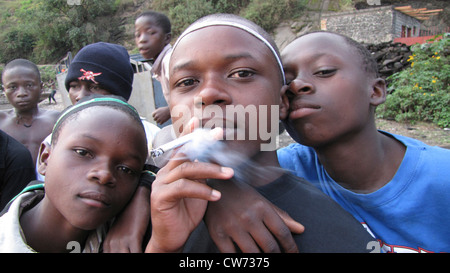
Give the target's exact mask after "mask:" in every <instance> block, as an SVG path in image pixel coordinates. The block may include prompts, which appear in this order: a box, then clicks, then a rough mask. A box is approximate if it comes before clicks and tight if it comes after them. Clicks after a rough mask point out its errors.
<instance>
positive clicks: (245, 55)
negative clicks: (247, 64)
mask: <svg viewBox="0 0 450 273" xmlns="http://www.w3.org/2000/svg"><path fill="white" fill-rule="evenodd" d="M224 59H225V60H227V61H234V60H239V59H253V60H257V59H256V58H255V57H253V55H252V54H250V53H247V52H243V53H236V54H229V55H226V56H225V57H224ZM194 64H195V61H187V62H185V63H181V64H179V65H176V66H174V67H173V72H176V71H177V70H181V69H184V68H186V67H189V66H192V65H194Z"/></svg>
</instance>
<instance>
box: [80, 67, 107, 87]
mask: <svg viewBox="0 0 450 273" xmlns="http://www.w3.org/2000/svg"><path fill="white" fill-rule="evenodd" d="M80 71H81V72H83V76H81V77H79V78H78V79H79V80H85V81H93V82H94V83H97V84H98V82H96V81H95V77H96V76H100V75H101V74H102V73H101V72H99V73H94V72H92V71H86V70H84V69H83V68H82V69H80Z"/></svg>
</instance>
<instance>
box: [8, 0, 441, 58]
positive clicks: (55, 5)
mask: <svg viewBox="0 0 450 273" xmlns="http://www.w3.org/2000/svg"><path fill="white" fill-rule="evenodd" d="M79 1H81V3H82V6H78V7H77V6H69V5H68V4H67V3H75V2H76V0H45V1H43V0H0V17H1V18H2V20H1V23H0V27H1V28H0V48H1V49H2V50H1V51H0V63H2V62H6V61H8V60H10V59H12V58H17V57H25V58H29V59H31V60H33V61H34V62H36V63H40V64H44V63H54V62H55V61H57V60H59V59H60V58H62V57H64V56H65V54H66V53H67V51H72V52H73V53H76V52H77V51H78V50H79V49H80V48H81V47H82V46H83V45H85V44H87V43H92V42H96V41H108V42H113V43H118V44H122V45H124V46H125V47H126V48H127V49H128V50H129V51H130V52H131V53H136V52H137V50H136V48H135V45H134V19H135V18H136V16H137V15H138V14H139V13H141V12H143V11H145V10H149V9H152V8H154V9H156V10H158V11H161V12H164V13H166V14H168V15H169V17H170V19H171V21H172V24H173V32H174V36H175V37H176V35H178V34H179V33H180V32H181V31H182V30H183V29H184V28H185V27H186V26H187V25H188V24H189V23H191V22H192V21H194V20H195V19H197V18H198V17H201V16H203V15H205V14H209V13H214V12H232V13H237V14H240V15H242V16H244V17H246V18H248V19H251V20H253V21H255V22H257V23H259V24H260V25H262V26H263V27H264V28H266V29H268V30H269V31H270V32H272V33H274V34H275V29H276V27H277V26H278V25H280V24H283V22H289V24H292V22H294V27H295V28H297V30H299V31H301V30H303V31H307V30H310V29H318V28H319V24H320V23H319V20H318V19H317V18H318V16H317V14H319V15H320V14H321V13H323V12H330V11H331V12H336V11H346V10H351V9H354V8H355V5H361V4H365V2H366V1H365V0H227V1H225V0H191V1H189V2H188V3H189V6H185V3H186V2H185V1H181V0H153V1H148V0H116V1H112V0H89V5H85V4H84V2H85V1H87V0H79ZM380 1H381V4H382V5H391V4H395V5H411V6H413V7H414V8H419V7H426V8H428V9H436V8H442V9H444V11H443V12H442V13H441V14H440V15H438V16H435V18H433V19H432V20H429V21H426V22H425V25H432V26H435V25H446V26H449V25H450V22H449V20H450V19H449V18H450V16H449V14H450V5H448V2H447V1H446V0H431V1H424V0H409V1H408V0H391V1H387V0H380ZM371 2H376V1H371ZM42 3H44V4H42ZM42 6H46V7H45V8H43V7H42ZM111 6H112V7H111ZM90 9H92V10H90ZM36 10H40V12H41V13H37V14H36ZM42 10H44V11H42Z"/></svg>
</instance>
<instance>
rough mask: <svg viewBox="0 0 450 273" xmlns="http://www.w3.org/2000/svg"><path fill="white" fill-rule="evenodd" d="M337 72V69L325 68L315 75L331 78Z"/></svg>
mask: <svg viewBox="0 0 450 273" xmlns="http://www.w3.org/2000/svg"><path fill="white" fill-rule="evenodd" d="M336 71H337V69H336V68H323V69H319V70H318V71H317V72H315V73H314V75H316V76H319V77H331V76H333V75H334V74H336Z"/></svg>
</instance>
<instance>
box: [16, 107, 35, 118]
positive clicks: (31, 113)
mask: <svg viewBox="0 0 450 273" xmlns="http://www.w3.org/2000/svg"><path fill="white" fill-rule="evenodd" d="M14 113H15V114H16V117H33V116H36V115H37V114H38V113H39V108H38V107H37V106H36V107H33V108H31V109H26V110H19V109H16V108H14Z"/></svg>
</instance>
